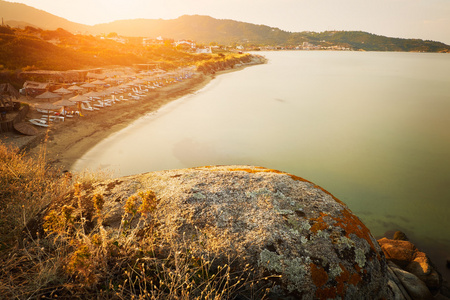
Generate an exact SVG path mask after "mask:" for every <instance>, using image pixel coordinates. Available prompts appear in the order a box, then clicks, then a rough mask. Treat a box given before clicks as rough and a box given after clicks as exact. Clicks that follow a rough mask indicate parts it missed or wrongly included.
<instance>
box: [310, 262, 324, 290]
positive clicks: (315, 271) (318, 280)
mask: <svg viewBox="0 0 450 300" xmlns="http://www.w3.org/2000/svg"><path fill="white" fill-rule="evenodd" d="M310 267H311V278H312V280H313V282H314V284H315V285H316V286H317V287H318V288H320V287H321V286H323V285H324V284H325V283H327V281H328V273H327V272H326V271H325V270H324V269H323V268H322V267H321V266H317V265H315V264H313V263H310Z"/></svg>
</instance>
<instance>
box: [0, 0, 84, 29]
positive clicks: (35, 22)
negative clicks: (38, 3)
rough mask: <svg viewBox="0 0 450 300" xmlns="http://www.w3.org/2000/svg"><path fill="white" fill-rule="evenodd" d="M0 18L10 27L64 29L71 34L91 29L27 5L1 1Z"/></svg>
mask: <svg viewBox="0 0 450 300" xmlns="http://www.w3.org/2000/svg"><path fill="white" fill-rule="evenodd" d="M0 17H2V18H3V20H4V23H6V24H8V25H10V26H19V27H24V26H30V24H32V25H31V26H36V27H39V28H42V29H48V30H54V29H57V28H64V29H66V30H68V31H71V32H77V31H79V32H84V31H87V30H88V29H89V27H90V26H88V25H83V24H79V23H75V22H70V21H68V20H66V19H64V18H61V17H57V16H55V15H52V14H50V13H48V12H45V11H43V10H40V9H36V8H34V7H31V6H28V5H25V4H21V3H12V2H7V1H2V0H0Z"/></svg>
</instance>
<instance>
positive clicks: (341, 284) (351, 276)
mask: <svg viewBox="0 0 450 300" xmlns="http://www.w3.org/2000/svg"><path fill="white" fill-rule="evenodd" d="M339 266H340V267H341V269H342V272H341V274H340V275H339V276H336V278H335V280H336V282H337V284H336V288H337V293H338V295H340V296H343V295H345V291H346V290H347V288H346V286H345V285H346V284H351V285H354V286H357V285H358V283H360V282H361V280H362V277H361V275H360V274H359V272H355V273H350V271H349V270H347V268H345V267H344V265H343V264H339Z"/></svg>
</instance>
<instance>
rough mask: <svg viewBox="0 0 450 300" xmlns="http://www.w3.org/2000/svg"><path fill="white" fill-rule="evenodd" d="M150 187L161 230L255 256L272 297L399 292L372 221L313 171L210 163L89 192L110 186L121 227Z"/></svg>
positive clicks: (216, 250) (111, 213)
mask: <svg viewBox="0 0 450 300" xmlns="http://www.w3.org/2000/svg"><path fill="white" fill-rule="evenodd" d="M148 191H152V192H153V193H154V194H155V195H156V198H157V199H158V201H157V203H158V204H157V207H156V209H154V210H153V211H152V213H151V214H149V215H146V218H147V219H148V220H149V221H150V219H151V220H152V222H153V223H154V224H156V225H155V226H156V227H155V228H157V232H158V233H157V234H158V236H159V237H162V238H164V239H166V241H167V243H169V242H170V243H172V244H173V243H177V244H178V247H179V249H183V251H186V250H188V251H189V253H192V255H195V256H204V257H209V258H211V259H212V260H213V261H214V262H215V264H217V265H221V264H225V263H231V264H232V267H233V268H234V269H235V270H237V271H238V270H243V269H244V268H245V266H246V265H250V266H251V268H250V269H252V270H253V271H252V272H253V273H254V274H253V276H255V277H258V278H260V279H262V280H260V281H259V283H258V284H260V285H263V284H270V286H271V291H270V294H269V296H270V298H272V299H328V298H341V299H382V298H384V299H391V298H392V297H393V292H392V290H393V289H394V288H395V287H389V286H388V277H387V275H386V274H387V265H386V260H385V258H384V254H383V252H382V250H381V248H380V246H379V244H378V243H377V241H376V240H375V239H374V238H373V237H372V235H371V233H370V232H369V230H368V229H367V228H366V226H365V225H364V224H363V223H362V222H361V221H360V220H359V219H358V218H357V217H356V216H355V215H354V214H353V213H352V212H351V211H350V210H349V208H348V207H347V206H346V205H345V204H344V203H342V202H341V201H339V200H338V199H336V198H335V197H334V196H332V195H331V194H330V193H328V192H327V191H325V190H324V189H322V188H320V187H319V186H317V185H315V184H313V183H311V182H309V181H307V180H305V179H302V178H300V177H297V176H294V175H290V174H287V173H283V172H280V171H276V170H270V169H265V168H261V167H249V166H219V167H201V168H192V169H183V170H170V171H160V172H152V173H146V174H141V175H135V176H128V177H123V178H118V179H114V180H109V181H104V182H101V183H98V184H95V185H93V186H92V187H91V188H89V190H83V191H81V192H79V193H81V197H83V198H89V197H92V196H93V195H97V197H98V195H102V196H103V199H104V200H105V202H104V205H103V206H102V213H103V214H104V215H105V217H104V220H103V227H104V229H105V230H106V231H107V232H108V234H109V235H110V236H118V234H117V232H118V230H119V228H120V227H121V226H122V225H123V222H121V220H122V216H123V214H124V210H125V209H126V208H125V205H126V203H127V199H129V198H130V197H134V196H136V195H138V194H139V193H141V195H142V192H144V193H145V192H148ZM135 200H136V201H141V200H139V198H138V197H135ZM138 214H139V212H138ZM147 223H148V222H147ZM141 224H142V223H137V224H136V223H135V224H134V225H133V226H141ZM143 238H145V236H144V237H143V236H136V241H135V242H137V240H138V239H143ZM161 248H164V243H163V242H162V243H161ZM161 251H163V250H162V249H161ZM395 286H397V285H395Z"/></svg>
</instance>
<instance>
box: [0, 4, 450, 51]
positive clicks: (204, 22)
mask: <svg viewBox="0 0 450 300" xmlns="http://www.w3.org/2000/svg"><path fill="white" fill-rule="evenodd" d="M0 14H1V16H2V17H3V18H5V19H6V20H7V23H8V24H11V26H13V25H12V24H22V26H23V25H24V23H22V22H26V23H27V24H34V26H37V27H40V28H42V29H51V30H55V29H57V28H64V29H65V30H68V31H70V32H82V33H90V34H109V33H111V32H115V33H117V34H119V35H122V36H128V37H150V38H156V37H158V36H162V37H164V38H171V39H175V40H179V39H189V40H194V41H196V42H197V43H204V44H210V43H217V44H222V45H237V44H241V45H245V46H248V47H262V46H282V47H287V48H293V47H296V46H298V45H303V44H304V43H306V44H307V47H308V48H331V49H333V48H340V49H341V48H351V49H354V50H365V51H417V52H419V51H420V52H450V46H448V45H445V44H443V43H440V42H434V41H423V40H420V39H401V38H390V37H385V36H379V35H375V34H371V33H368V32H362V31H325V32H320V33H316V32H307V31H304V32H293V33H292V32H288V31H284V30H281V29H279V28H274V27H269V26H266V25H255V24H251V23H246V22H239V21H234V20H221V19H215V18H212V17H209V16H199V15H185V16H181V17H179V18H177V19H173V20H163V19H158V20H154V19H133V20H119V21H114V22H111V23H104V24H97V25H94V26H89V25H83V24H78V23H74V22H70V21H68V20H66V19H63V18H60V17H57V16H54V15H52V14H49V13H47V12H45V11H42V10H38V9H35V8H32V7H29V6H27V5H24V4H18V3H10V2H6V1H3V0H0Z"/></svg>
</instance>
